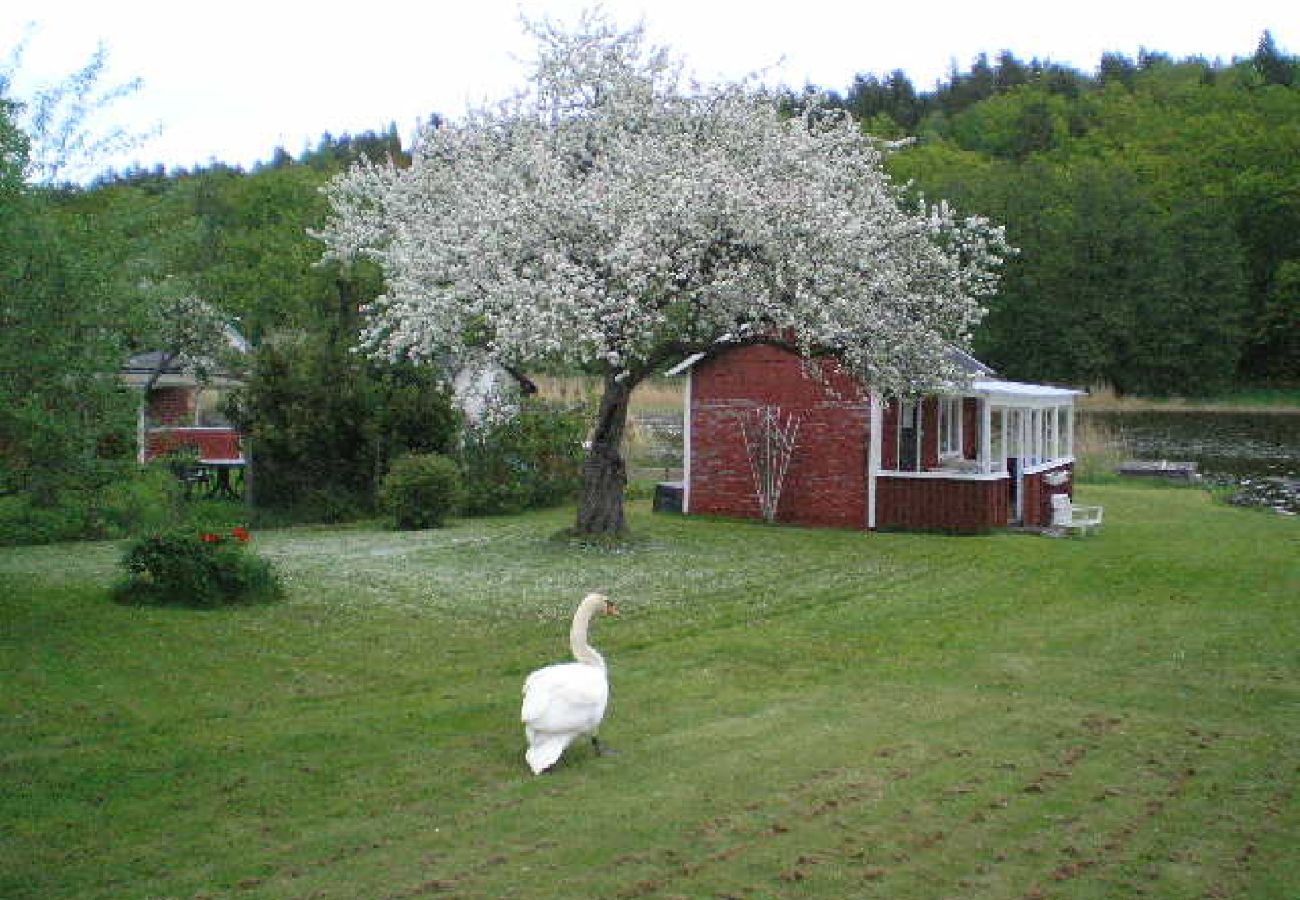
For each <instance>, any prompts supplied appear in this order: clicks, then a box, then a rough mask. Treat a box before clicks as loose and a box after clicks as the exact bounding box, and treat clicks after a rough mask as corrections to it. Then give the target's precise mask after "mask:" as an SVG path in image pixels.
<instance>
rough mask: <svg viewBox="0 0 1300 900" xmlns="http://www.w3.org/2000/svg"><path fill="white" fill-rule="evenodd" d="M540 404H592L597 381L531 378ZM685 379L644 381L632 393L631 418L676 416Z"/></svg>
mask: <svg viewBox="0 0 1300 900" xmlns="http://www.w3.org/2000/svg"><path fill="white" fill-rule="evenodd" d="M533 382H534V383H535V384H536V385H537V389H538V393H539V395H540V396H541V397H542V399H544V400H555V401H559V402H563V403H592V404H594V403H596V402H598V401H599V400H600V392H601V384H600V379H598V378H594V377H592V376H588V375H540V376H537V377H536V378H533ZM685 387H686V384H685V379H682V378H664V377H655V378H647V379H646V380H645V381H643V382H641V383H640V384H639V385H637V387H636V390H634V391H633V392H632V402H631V405H630V411H631V413H632V415H634V416H637V415H668V414H674V415H680V414H681V411H682V403H683V391H684V390H685Z"/></svg>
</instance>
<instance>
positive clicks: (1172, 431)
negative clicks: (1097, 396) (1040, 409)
mask: <svg viewBox="0 0 1300 900" xmlns="http://www.w3.org/2000/svg"><path fill="white" fill-rule="evenodd" d="M1079 416H1080V419H1081V421H1082V422H1085V423H1086V422H1088V421H1089V420H1091V421H1093V422H1096V423H1098V424H1100V425H1102V426H1103V429H1104V431H1105V432H1106V433H1109V434H1110V435H1112V436H1113V438H1114V441H1115V444H1116V447H1117V449H1121V450H1122V452H1123V454H1124V455H1125V456H1126V457H1128V458H1130V459H1137V460H1162V459H1163V460H1171V461H1179V462H1194V463H1196V464H1197V467H1198V470H1199V471H1200V473H1201V475H1202V476H1204V478H1205V480H1206V481H1208V482H1210V483H1211V484H1232V485H1235V486H1236V487H1237V489H1238V490H1237V500H1238V502H1241V503H1243V504H1251V505H1265V506H1272V507H1274V508H1277V509H1279V510H1281V511H1289V512H1293V513H1294V512H1300V413H1274V412H1182V411H1165V410H1160V411H1151V410H1144V411H1141V412H1127V411H1125V412H1093V411H1090V410H1088V411H1081V412H1080V413H1079Z"/></svg>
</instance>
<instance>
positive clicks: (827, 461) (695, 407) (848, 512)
mask: <svg viewBox="0 0 1300 900" xmlns="http://www.w3.org/2000/svg"><path fill="white" fill-rule="evenodd" d="M814 365H817V366H819V368H820V372H821V376H820V378H814V377H813V376H812V375H811V374H810V373H809V372H808V371H807V370H806V369H805V367H804V363H803V362H802V361H801V360H800V359H799V357H798V356H796V355H795V354H794V353H792V352H790V351H789V350H786V349H783V348H780V347H776V346H772V345H766V344H758V345H753V346H745V347H737V348H735V349H733V350H730V351H727V352H726V353H723V354H721V355H720V356H718V357H715V358H713V359H707V360H704V361H702V362H700V363H699V364H697V365H696V367H695V369H694V370H693V371H692V373H691V485H690V512H692V513H695V514H699V515H721V516H734V517H740V518H760V517H761V512H760V509H759V503H758V498H757V496H756V494H755V490H754V480H753V474H752V472H751V469H750V463H749V459H748V456H747V455H746V452H745V442H744V438H743V436H742V432H741V422H742V421H743V420H744V418H745V417H746V416H747V415H752V414H753V411H754V410H756V409H758V408H760V407H762V406H777V407H780V409H781V412H782V416H783V419H784V417H785V416H788V415H790V414H795V415H798V416H799V417H800V419H801V422H800V427H799V434H798V442H797V444H796V447H795V451H794V455H793V457H792V458H791V461H790V468H789V470H788V473H787V475H786V480H785V485H784V489H783V491H782V495H781V502H780V505H779V506H778V508H777V520H778V521H781V522H789V523H795V524H800V525H822V526H833V527H843V528H863V527H865V526H866V521H867V491H866V480H867V479H866V475H867V451H868V446H869V443H868V435H869V431H870V404H869V402H868V398H867V396H866V394H865V393H864V392H863V390H862V388H861V386H860V385H858V384H857V383H856V382H855V381H854V380H853V379H852V378H850V377H848V376H847V375H846V374H845V373H844V372H843V371H842V370H840V369H839V367H838V366H837V365H836V364H835V363H834V362H832V361H829V360H826V361H819V362H817V363H814Z"/></svg>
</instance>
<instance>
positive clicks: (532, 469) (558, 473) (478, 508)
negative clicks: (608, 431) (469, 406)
mask: <svg viewBox="0 0 1300 900" xmlns="http://www.w3.org/2000/svg"><path fill="white" fill-rule="evenodd" d="M586 428H587V417H586V415H585V414H584V412H583V410H582V409H581V407H566V406H559V405H556V404H550V403H546V402H544V401H541V400H531V399H530V400H527V401H525V402H524V403H523V404H521V405H520V408H519V411H518V412H517V413H516V414H515V415H513V416H509V417H502V418H498V419H489V420H488V421H487V422H485V423H483V424H480V425H477V426H475V427H472V428H466V429H465V436H464V440H463V441H462V443H461V448H460V453H459V460H460V467H461V474H462V475H463V477H464V480H465V500H464V506H463V511H464V512H465V513H466V514H467V515H495V514H499V513H513V512H520V511H522V510H525V509H536V508H540V507H546V506H555V505H557V504H560V503H566V502H568V501H570V500H572V499H573V497H574V495H575V494H576V492H577V490H578V486H579V485H580V484H581V482H582V456H583V449H582V440H583V437H584V436H585V435H586Z"/></svg>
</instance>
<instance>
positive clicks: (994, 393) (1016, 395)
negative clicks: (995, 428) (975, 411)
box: [966, 378, 1087, 406]
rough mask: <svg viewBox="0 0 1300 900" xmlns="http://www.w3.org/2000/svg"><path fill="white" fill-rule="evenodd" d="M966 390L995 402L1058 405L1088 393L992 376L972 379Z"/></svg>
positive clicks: (1071, 401) (1070, 401)
mask: <svg viewBox="0 0 1300 900" xmlns="http://www.w3.org/2000/svg"><path fill="white" fill-rule="evenodd" d="M966 392H967V393H971V394H975V395H977V396H980V397H983V398H985V399H986V400H990V401H993V402H1003V403H1011V404H1017V405H1040V406H1058V405H1063V404H1068V403H1073V402H1074V398H1075V397H1080V396H1082V395H1083V394H1085V393H1087V392H1086V391H1080V390H1075V389H1074V388H1058V387H1052V386H1050V385H1046V384H1025V383H1023V382H1019V381H1002V380H1000V379H992V378H980V379H976V380H974V381H972V382H971V383H970V385H969V386H968V387H967V388H966Z"/></svg>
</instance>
